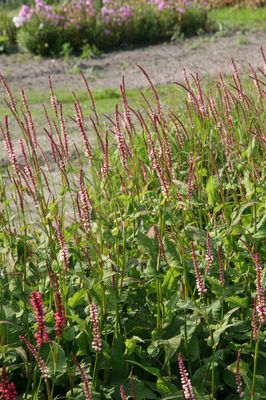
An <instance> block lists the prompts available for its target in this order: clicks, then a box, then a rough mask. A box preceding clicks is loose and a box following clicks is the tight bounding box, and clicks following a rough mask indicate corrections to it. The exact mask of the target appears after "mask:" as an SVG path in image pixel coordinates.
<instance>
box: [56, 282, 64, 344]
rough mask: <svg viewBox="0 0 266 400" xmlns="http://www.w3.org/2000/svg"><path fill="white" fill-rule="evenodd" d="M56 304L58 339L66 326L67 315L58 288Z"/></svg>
mask: <svg viewBox="0 0 266 400" xmlns="http://www.w3.org/2000/svg"><path fill="white" fill-rule="evenodd" d="M55 304H56V312H55V313H54V319H55V335H56V338H58V337H59V336H60V335H61V332H62V330H63V329H64V327H65V326H66V315H65V310H64V307H63V304H62V297H61V293H60V290H59V287H57V289H56V292H55Z"/></svg>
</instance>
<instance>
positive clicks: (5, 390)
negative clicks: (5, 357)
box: [0, 368, 17, 400]
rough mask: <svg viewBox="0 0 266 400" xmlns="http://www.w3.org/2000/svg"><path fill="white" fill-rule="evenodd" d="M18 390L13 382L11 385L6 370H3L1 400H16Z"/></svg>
mask: <svg viewBox="0 0 266 400" xmlns="http://www.w3.org/2000/svg"><path fill="white" fill-rule="evenodd" d="M16 395H17V392H16V388H15V385H14V383H13V382H11V383H9V382H8V379H7V375H6V370H5V368H3V369H2V377H1V380H0V400H16Z"/></svg>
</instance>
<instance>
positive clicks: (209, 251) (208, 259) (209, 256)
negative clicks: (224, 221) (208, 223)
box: [205, 232, 213, 275]
mask: <svg viewBox="0 0 266 400" xmlns="http://www.w3.org/2000/svg"><path fill="white" fill-rule="evenodd" d="M206 248H207V254H206V257H205V258H206V271H205V273H206V275H209V274H210V268H211V266H212V261H213V255H212V249H211V237H210V234H209V232H207V235H206Z"/></svg>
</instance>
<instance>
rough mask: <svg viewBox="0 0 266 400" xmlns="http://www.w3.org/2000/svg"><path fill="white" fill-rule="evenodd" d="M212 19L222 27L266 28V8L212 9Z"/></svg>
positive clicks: (231, 28)
mask: <svg viewBox="0 0 266 400" xmlns="http://www.w3.org/2000/svg"><path fill="white" fill-rule="evenodd" d="M209 15H210V20H211V21H213V22H214V23H216V24H217V25H218V26H219V27H220V29H221V28H222V29H230V30H235V29H245V30H250V29H256V30H266V8H259V9H250V8H234V7H226V8H221V9H217V10H211V11H210V14H209Z"/></svg>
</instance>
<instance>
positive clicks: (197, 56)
mask: <svg viewBox="0 0 266 400" xmlns="http://www.w3.org/2000/svg"><path fill="white" fill-rule="evenodd" d="M263 45H264V46H266V32H247V33H235V34H230V35H227V36H221V35H220V36H219V35H217V34H216V35H215V36H206V37H201V38H193V39H187V40H183V41H179V42H175V43H168V44H160V45H156V46H149V47H145V48H141V49H134V50H126V51H120V52H118V51H117V52H113V53H109V54H103V55H101V56H100V57H98V58H95V59H88V60H86V59H83V60H82V59H80V58H76V57H71V58H69V59H68V60H64V59H41V58H39V57H33V56H29V55H27V54H13V55H1V56H0V71H1V73H2V74H3V75H4V76H5V78H6V79H7V81H8V82H9V83H10V84H11V86H12V88H16V90H18V89H19V88H22V87H23V88H24V89H27V90H29V89H37V90H38V89H40V90H41V89H47V81H48V75H49V74H51V76H52V79H53V82H54V83H55V84H56V86H57V87H64V88H66V89H67V88H68V87H69V88H70V89H71V90H72V89H73V88H75V89H78V88H79V87H80V86H81V85H82V81H81V78H80V74H79V71H80V70H82V71H83V72H84V73H85V75H86V76H87V77H88V80H89V83H90V86H91V87H92V88H97V89H100V88H119V84H120V82H121V77H122V75H123V74H124V75H125V76H126V82H127V87H129V88H134V87H143V86H145V85H147V82H146V81H145V79H144V77H143V76H142V74H141V73H140V71H139V70H138V68H137V64H140V65H141V66H142V67H144V68H145V69H146V70H147V71H148V72H149V74H150V75H151V77H152V79H153V81H154V82H155V83H167V82H172V81H177V80H182V68H183V67H186V68H187V69H188V70H189V71H193V72H195V71H198V72H200V73H201V75H204V76H209V77H215V76H217V75H218V74H219V73H220V72H222V73H223V74H225V75H226V74H227V73H230V72H231V66H230V62H229V59H230V57H234V59H235V60H236V61H237V62H238V65H239V68H240V69H242V70H243V69H246V68H247V62H248V61H249V62H252V64H253V65H254V66H257V65H260V64H261V55H260V52H259V47H260V46H263Z"/></svg>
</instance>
